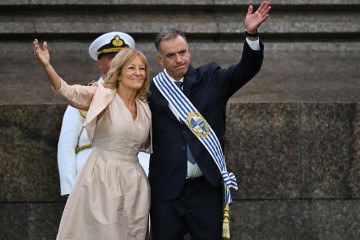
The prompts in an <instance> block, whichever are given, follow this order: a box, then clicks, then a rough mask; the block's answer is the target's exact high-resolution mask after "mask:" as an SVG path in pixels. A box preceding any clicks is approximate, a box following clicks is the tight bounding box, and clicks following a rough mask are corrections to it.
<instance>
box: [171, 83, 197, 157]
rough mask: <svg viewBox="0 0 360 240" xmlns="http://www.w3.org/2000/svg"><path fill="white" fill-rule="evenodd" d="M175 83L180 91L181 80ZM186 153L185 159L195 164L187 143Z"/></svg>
mask: <svg viewBox="0 0 360 240" xmlns="http://www.w3.org/2000/svg"><path fill="white" fill-rule="evenodd" d="M175 84H176V86H178V88H180V90H181V91H182V86H183V82H181V81H175ZM186 154H187V160H188V161H189V162H191V163H192V164H195V163H196V161H195V158H194V156H193V154H192V153H191V151H190V148H189V146H188V145H186Z"/></svg>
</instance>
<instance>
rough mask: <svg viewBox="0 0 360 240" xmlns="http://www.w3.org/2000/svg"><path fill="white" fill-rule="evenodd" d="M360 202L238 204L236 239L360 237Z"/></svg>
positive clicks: (233, 214) (233, 223)
mask: <svg viewBox="0 0 360 240" xmlns="http://www.w3.org/2000/svg"><path fill="white" fill-rule="evenodd" d="M359 211H360V202H359V200H358V199H357V200H336V199H331V200H316V199H313V200H311V199H309V200H265V201H237V202H235V203H234V204H232V205H231V208H230V226H231V234H232V239H241V240H255V239H256V240H258V239H261V240H262V239H264V240H265V239H266V240H288V239H292V240H308V239H313V240H344V239H349V240H350V239H351V240H352V239H357V238H358V236H359V234H360V230H359V229H360V215H359V214H358V213H359Z"/></svg>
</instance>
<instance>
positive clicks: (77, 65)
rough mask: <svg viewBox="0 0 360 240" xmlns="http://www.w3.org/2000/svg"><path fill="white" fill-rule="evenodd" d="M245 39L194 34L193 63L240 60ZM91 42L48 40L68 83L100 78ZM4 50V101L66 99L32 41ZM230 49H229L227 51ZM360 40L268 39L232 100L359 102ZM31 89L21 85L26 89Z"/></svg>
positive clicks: (153, 65)
mask: <svg viewBox="0 0 360 240" xmlns="http://www.w3.org/2000/svg"><path fill="white" fill-rule="evenodd" d="M242 41H243V39H239V42H238V43H221V42H218V43H214V42H211V41H210V42H198V41H191V40H189V44H190V48H191V51H192V64H193V65H194V66H199V65H201V64H205V63H207V62H209V61H216V62H219V63H220V64H221V65H222V66H223V67H228V66H229V65H230V64H233V63H235V62H236V61H238V60H239V56H240V55H241V52H242ZM89 44H90V41H89V42H64V41H55V42H53V41H49V49H50V53H51V59H52V64H53V66H54V67H55V68H56V70H57V71H58V72H59V74H60V75H61V76H62V77H63V78H64V79H65V80H66V81H68V82H69V83H72V84H73V83H80V84H85V83H87V82H90V81H91V80H95V79H97V78H98V72H97V69H96V67H95V62H94V61H93V60H91V59H90V57H89V55H88V46H89ZM137 47H138V48H139V49H140V50H142V51H143V52H144V53H145V54H146V56H147V57H148V59H149V62H150V69H151V76H153V75H154V74H155V73H157V72H158V71H160V70H161V69H160V66H159V64H158V63H157V62H156V53H155V49H154V46H153V44H152V43H149V42H142V41H139V42H138V43H137ZM0 49H3V50H2V53H3V55H4V56H12V57H11V58H7V59H6V61H3V62H2V67H1V68H0V81H1V83H2V87H1V88H0V104H2V105H3V104H10V105H11V104H43V103H49V104H63V103H64V102H63V100H62V99H60V98H58V97H57V96H55V94H54V93H53V92H52V90H51V88H50V86H49V83H48V82H47V79H46V75H45V73H44V72H43V70H42V68H41V67H40V65H39V63H38V62H37V59H36V58H35V57H34V55H33V52H32V43H31V41H28V42H22V43H0ZM224 53H226V54H224ZM358 62H360V43H359V42H334V43H322V42H311V43H308V42H298V43H286V42H283V43H274V42H266V41H265V58H264V63H263V67H262V69H261V71H260V72H259V74H258V75H256V77H255V78H254V79H253V80H252V81H250V82H249V83H248V84H247V85H245V86H244V87H243V88H242V89H241V90H240V91H238V93H236V94H235V95H234V96H233V97H232V98H231V101H233V102H269V103H271V102H358V101H359V100H360V94H358V93H359V92H360V80H359V71H360V69H359V67H358V64H357V63H358ZM24 89H26V90H27V91H19V90H24Z"/></svg>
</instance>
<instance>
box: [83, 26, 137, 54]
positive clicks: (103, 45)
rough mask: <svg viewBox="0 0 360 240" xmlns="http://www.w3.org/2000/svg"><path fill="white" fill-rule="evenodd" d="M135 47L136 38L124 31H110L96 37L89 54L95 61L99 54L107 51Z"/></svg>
mask: <svg viewBox="0 0 360 240" xmlns="http://www.w3.org/2000/svg"><path fill="white" fill-rule="evenodd" d="M126 47H129V48H135V41H134V39H133V38H132V37H131V36H130V35H129V34H127V33H124V32H108V33H105V34H103V35H101V36H99V37H98V38H96V39H95V40H94V41H93V42H92V43H91V45H90V47H89V54H90V57H91V58H92V59H94V60H95V61H97V60H98V56H100V55H103V54H106V53H116V52H119V51H120V50H121V49H123V48H126Z"/></svg>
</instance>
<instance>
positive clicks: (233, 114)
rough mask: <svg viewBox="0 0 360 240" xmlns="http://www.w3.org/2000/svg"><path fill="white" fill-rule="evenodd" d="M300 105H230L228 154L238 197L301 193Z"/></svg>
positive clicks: (229, 166) (288, 195)
mask: <svg viewBox="0 0 360 240" xmlns="http://www.w3.org/2000/svg"><path fill="white" fill-rule="evenodd" d="M300 110H301V108H300V105H298V104H291V103H289V104H282V103H278V104H261V103H257V104H251V103H248V104H240V103H237V104H235V103H234V104H233V103H231V104H228V106H227V112H226V114H227V123H226V140H227V142H226V147H225V156H226V162H227V166H228V169H229V170H230V171H233V172H234V174H235V175H236V176H237V181H238V186H239V191H233V192H234V194H233V197H234V198H235V199H270V198H299V197H300V196H301V191H300V190H301V171H302V169H301V155H300V151H299V150H300V143H301V142H300V137H301V135H300V134H301V132H300V128H301V126H300Z"/></svg>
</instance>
